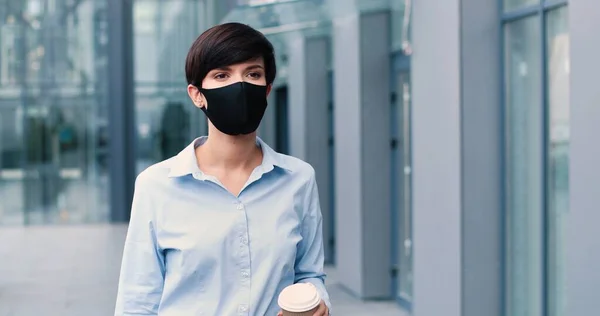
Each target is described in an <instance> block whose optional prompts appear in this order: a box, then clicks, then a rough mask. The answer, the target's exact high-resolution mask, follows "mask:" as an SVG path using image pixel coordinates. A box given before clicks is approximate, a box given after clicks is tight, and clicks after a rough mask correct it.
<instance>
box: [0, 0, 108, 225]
mask: <svg viewBox="0 0 600 316" xmlns="http://www.w3.org/2000/svg"><path fill="white" fill-rule="evenodd" d="M9 3H10V4H8V5H2V6H0V17H2V20H1V21H0V56H1V58H0V224H53V223H82V222H86V223H89V222H103V221H107V220H108V203H107V202H108V193H107V169H106V160H105V159H104V157H105V151H106V146H107V145H108V144H107V140H106V138H105V137H103V135H105V134H104V133H103V132H102V131H103V130H105V127H106V123H107V122H106V112H105V110H104V108H105V106H106V103H105V99H106V98H105V93H104V91H103V89H102V83H103V82H105V81H106V75H105V74H106V71H107V69H106V67H107V66H106V63H105V61H106V51H107V50H106V45H107V41H106V23H107V19H106V3H105V2H103V1H92V0H83V1H54V2H52V5H45V4H44V2H42V1H34V0H28V1H23V0H21V1H16V0H14V1H9Z"/></svg>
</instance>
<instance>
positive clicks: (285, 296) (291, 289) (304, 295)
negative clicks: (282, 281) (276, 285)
mask: <svg viewBox="0 0 600 316" xmlns="http://www.w3.org/2000/svg"><path fill="white" fill-rule="evenodd" d="M277 302H278V304H279V307H281V310H282V311H283V316H312V315H313V314H314V313H315V311H316V310H317V308H318V307H319V303H320V302H321V297H320V296H319V292H317V288H316V287H315V286H314V285H312V284H310V283H298V284H294V285H290V286H288V287H286V288H285V289H283V291H281V294H279V299H278V301H277Z"/></svg>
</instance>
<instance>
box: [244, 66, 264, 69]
mask: <svg viewBox="0 0 600 316" xmlns="http://www.w3.org/2000/svg"><path fill="white" fill-rule="evenodd" d="M252 69H264V67H263V66H261V65H251V66H248V67H247V68H246V70H252Z"/></svg>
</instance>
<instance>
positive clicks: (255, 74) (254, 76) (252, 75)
mask: <svg viewBox="0 0 600 316" xmlns="http://www.w3.org/2000/svg"><path fill="white" fill-rule="evenodd" d="M248 77H250V78H252V79H260V77H262V74H260V73H258V72H251V73H249V74H248Z"/></svg>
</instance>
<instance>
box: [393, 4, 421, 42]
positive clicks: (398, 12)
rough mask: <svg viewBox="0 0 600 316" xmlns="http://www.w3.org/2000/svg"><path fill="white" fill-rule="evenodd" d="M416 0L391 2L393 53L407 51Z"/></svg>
mask: <svg viewBox="0 0 600 316" xmlns="http://www.w3.org/2000/svg"><path fill="white" fill-rule="evenodd" d="M413 1H415V0H392V1H391V12H392V14H391V27H392V30H391V36H392V51H399V50H403V49H406V48H407V47H405V46H406V43H407V42H408V41H410V40H411V38H410V25H411V14H410V10H411V3H413Z"/></svg>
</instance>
